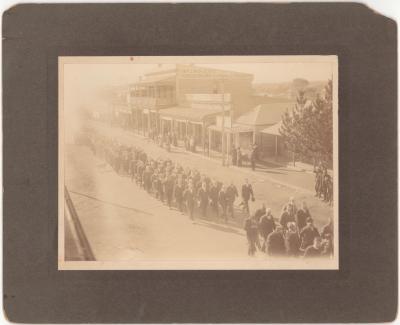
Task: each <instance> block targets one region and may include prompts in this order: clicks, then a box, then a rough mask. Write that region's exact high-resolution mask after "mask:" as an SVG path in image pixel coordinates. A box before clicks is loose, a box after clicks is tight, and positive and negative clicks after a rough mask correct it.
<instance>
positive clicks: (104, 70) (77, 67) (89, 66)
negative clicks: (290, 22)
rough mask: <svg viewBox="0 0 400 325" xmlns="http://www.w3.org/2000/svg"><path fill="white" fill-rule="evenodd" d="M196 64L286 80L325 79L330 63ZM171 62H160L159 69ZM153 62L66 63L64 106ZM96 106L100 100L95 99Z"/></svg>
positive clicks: (133, 76) (131, 78)
mask: <svg viewBox="0 0 400 325" xmlns="http://www.w3.org/2000/svg"><path fill="white" fill-rule="evenodd" d="M197 65H198V66H204V67H210V68H216V69H226V70H232V71H237V72H247V73H251V74H253V75H254V81H253V82H254V83H259V82H268V83H280V82H290V81H292V80H293V79H294V78H304V79H307V80H309V81H317V80H318V81H325V80H328V79H330V78H332V64H330V63H323V62H312V63H310V62H307V63H301V62H288V63H283V62H274V63H231V64H229V63H227V64H197ZM174 66H175V65H172V64H163V65H162V67H161V68H162V69H168V68H173V67H174ZM157 67H158V66H157V64H153V63H133V62H132V63H119V64H111V63H68V64H65V65H64V98H65V103H64V104H65V108H66V109H75V108H77V106H81V105H82V104H86V103H90V104H91V105H93V104H95V103H96V97H98V96H97V95H96V94H97V92H98V90H99V89H101V88H103V87H109V86H116V85H124V84H128V83H133V82H136V81H138V80H139V76H142V75H143V74H145V73H146V72H150V71H152V70H155V69H157ZM98 104H99V105H101V104H102V103H101V102H99V103H98Z"/></svg>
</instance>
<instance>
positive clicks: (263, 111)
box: [236, 102, 293, 126]
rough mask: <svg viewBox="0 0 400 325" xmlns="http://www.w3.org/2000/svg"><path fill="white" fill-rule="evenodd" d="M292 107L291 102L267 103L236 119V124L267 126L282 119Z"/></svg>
mask: <svg viewBox="0 0 400 325" xmlns="http://www.w3.org/2000/svg"><path fill="white" fill-rule="evenodd" d="M292 106H293V103H291V102H281V103H280V102H277V103H268V104H262V105H258V106H256V107H255V108H254V109H253V110H251V111H250V112H248V113H245V114H243V115H241V116H240V117H238V119H237V120H236V123H238V124H241V125H251V126H263V125H265V126H267V125H271V124H275V123H277V122H279V121H280V120H281V119H282V115H283V114H284V113H285V112H286V110H287V109H289V108H290V107H292Z"/></svg>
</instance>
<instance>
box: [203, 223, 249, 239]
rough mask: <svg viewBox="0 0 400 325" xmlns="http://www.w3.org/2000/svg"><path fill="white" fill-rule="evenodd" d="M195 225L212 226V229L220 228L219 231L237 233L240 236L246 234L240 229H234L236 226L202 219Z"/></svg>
mask: <svg viewBox="0 0 400 325" xmlns="http://www.w3.org/2000/svg"><path fill="white" fill-rule="evenodd" d="M195 225H198V226H202V227H208V228H212V229H214V230H218V231H224V232H228V233H232V234H236V235H239V236H244V234H243V233H241V232H240V231H239V230H238V229H234V228H231V227H228V226H223V225H219V224H214V223H209V222H205V221H202V220H201V221H199V220H196V222H195Z"/></svg>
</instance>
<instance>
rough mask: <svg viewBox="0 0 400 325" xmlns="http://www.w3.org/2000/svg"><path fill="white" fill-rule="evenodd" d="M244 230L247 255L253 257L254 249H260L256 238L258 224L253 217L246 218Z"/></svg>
mask: <svg viewBox="0 0 400 325" xmlns="http://www.w3.org/2000/svg"><path fill="white" fill-rule="evenodd" d="M244 230H245V231H246V237H247V242H248V245H249V246H248V254H249V255H250V256H253V255H254V254H255V252H256V247H257V248H258V249H260V241H259V238H258V223H257V222H256V221H255V220H254V217H248V218H247V219H246V220H245V223H244Z"/></svg>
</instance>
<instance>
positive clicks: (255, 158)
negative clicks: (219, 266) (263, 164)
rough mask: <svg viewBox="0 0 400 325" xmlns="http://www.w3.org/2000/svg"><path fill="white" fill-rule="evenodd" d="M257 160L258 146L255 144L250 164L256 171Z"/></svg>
mask: <svg viewBox="0 0 400 325" xmlns="http://www.w3.org/2000/svg"><path fill="white" fill-rule="evenodd" d="M256 160H257V145H255V144H254V145H253V147H252V148H251V152H250V163H251V169H252V170H255V169H256Z"/></svg>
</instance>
